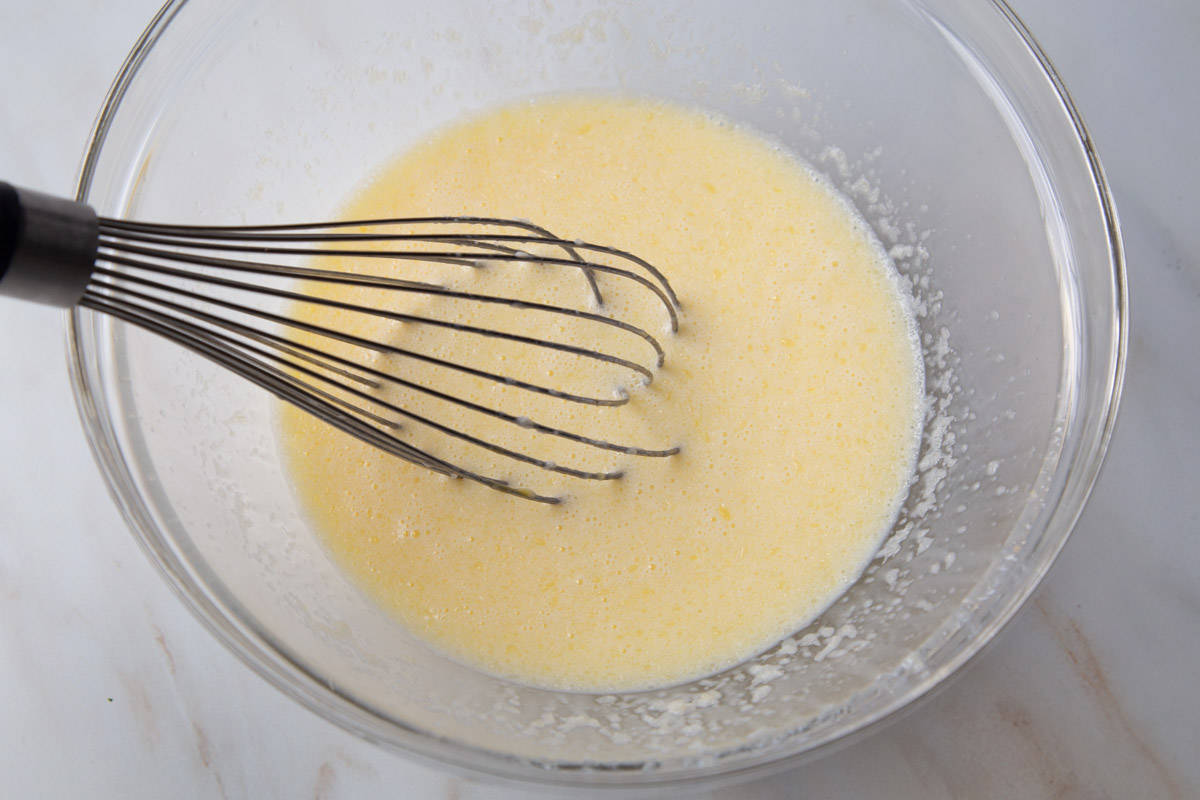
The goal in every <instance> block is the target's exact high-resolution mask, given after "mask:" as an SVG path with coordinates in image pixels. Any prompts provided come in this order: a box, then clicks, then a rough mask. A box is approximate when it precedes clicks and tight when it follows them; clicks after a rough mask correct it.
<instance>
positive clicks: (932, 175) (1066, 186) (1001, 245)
mask: <svg viewBox="0 0 1200 800" xmlns="http://www.w3.org/2000/svg"><path fill="white" fill-rule="evenodd" d="M575 91H602V92H617V93H624V94H634V95H649V96H654V97H659V98H664V99H668V100H673V101H677V102H681V103H685V104H690V105H698V106H702V107H705V108H709V109H712V110H713V111H716V112H718V113H721V114H723V115H725V116H728V117H731V118H733V119H735V120H737V121H740V122H743V123H745V124H747V125H751V126H753V127H755V128H757V129H758V130H760V131H762V132H765V133H766V134H768V135H769V136H772V137H774V138H776V139H778V140H779V141H780V142H781V143H783V144H784V145H785V146H787V147H788V148H790V149H792V150H794V151H795V152H797V153H798V154H800V155H801V156H803V157H804V158H806V159H808V160H809V161H810V162H812V163H813V164H814V165H815V166H816V167H817V168H818V169H820V170H821V171H823V172H824V173H826V174H827V175H828V176H829V177H830V178H831V179H832V180H833V181H834V183H835V184H837V185H838V186H840V187H841V188H842V190H843V191H844V192H845V193H846V194H847V195H848V196H849V197H850V198H851V200H853V202H854V203H855V204H856V205H857V206H858V208H859V210H860V211H861V212H862V213H863V214H864V216H865V217H866V218H867V219H868V220H869V221H870V222H871V224H872V225H873V226H874V227H875V229H876V232H877V233H878V234H879V236H880V239H881V240H882V241H883V242H884V243H885V244H886V245H887V246H888V247H890V248H891V252H892V256H893V258H894V260H895V261H896V263H897V265H898V267H899V268H900V270H901V271H902V272H903V273H904V274H905V275H906V276H907V277H908V279H909V281H910V282H911V286H912V292H913V296H914V303H915V307H916V309H917V313H918V320H919V323H920V326H921V335H922V343H923V345H924V349H925V360H926V369H927V388H928V401H929V413H928V415H927V419H926V426H925V433H924V441H923V444H922V455H921V464H920V474H919V476H918V478H917V481H916V483H915V484H914V485H913V487H912V491H911V493H910V496H909V499H908V502H907V503H906V505H905V508H904V511H903V513H902V515H901V518H900V520H899V521H898V522H897V525H896V528H895V530H894V531H893V533H892V535H891V537H890V538H889V539H888V540H887V542H886V543H885V545H884V546H883V548H882V550H881V551H880V554H879V555H878V556H877V557H876V559H875V560H874V561H873V562H872V564H871V566H870V567H869V568H868V570H867V572H866V574H865V575H864V576H863V578H862V579H861V580H860V581H859V582H858V583H857V584H856V585H855V586H854V587H853V588H852V589H851V590H850V591H849V592H848V593H847V594H846V595H845V596H844V597H843V598H842V599H841V600H840V601H839V602H837V603H836V604H835V605H834V606H833V607H832V608H830V609H829V610H828V611H827V612H826V613H825V614H824V615H823V616H822V618H821V619H819V620H818V621H816V622H814V623H813V624H812V625H810V626H809V627H808V628H806V629H805V630H803V631H799V632H797V633H796V635H795V636H793V637H791V638H789V639H787V640H785V641H784V642H783V643H782V644H780V645H779V646H777V647H775V648H773V649H771V650H770V651H768V652H766V653H764V654H762V655H760V656H759V657H758V658H756V659H754V660H752V661H751V662H749V663H748V664H745V665H743V666H740V667H738V668H736V669H732V670H729V671H728V672H726V673H724V674H721V675H718V676H715V677H712V678H708V679H705V680H701V681H697V682H695V683H693V684H690V685H687V686H682V687H677V688H673V689H668V690H662V691H657V692H646V693H636V694H629V695H608V696H597V695H589V694H565V693H555V692H548V691H542V690H535V689H530V688H526V687H522V686H519V685H515V684H512V683H508V682H505V681H501V680H497V679H495V678H492V677H490V676H487V675H483V674H481V673H479V672H476V671H474V670H472V669H470V668H467V667H464V666H461V665H459V664H457V663H455V662H452V661H449V660H447V659H445V658H444V657H442V656H440V655H439V654H437V653H435V652H433V651H431V650H430V649H428V648H427V647H425V646H424V645H423V644H421V643H420V642H419V641H416V640H414V639H413V638H412V637H411V636H410V635H409V634H408V633H407V632H406V631H405V630H404V629H403V628H402V627H400V626H399V625H398V624H396V623H395V622H393V621H392V620H391V619H390V618H389V617H388V616H386V615H385V614H383V613H382V612H381V611H380V610H379V609H377V608H376V607H375V606H374V605H372V604H371V603H370V602H369V601H368V600H367V599H366V598H365V597H364V596H363V595H362V594H361V593H360V592H359V591H358V590H357V589H356V588H355V587H354V586H353V585H351V584H350V583H348V581H347V580H346V578H345V577H344V576H343V575H342V574H341V572H340V571H339V570H338V569H337V568H336V567H335V565H334V564H333V563H332V562H331V560H330V558H329V557H328V555H327V554H326V553H325V551H324V550H323V548H322V546H321V545H320V543H319V542H318V540H317V538H316V537H315V535H314V533H313V532H312V531H311V530H310V529H309V526H308V524H307V523H306V521H305V519H304V518H303V516H302V515H301V514H300V512H299V508H298V505H297V502H296V498H295V497H294V496H293V494H292V492H291V489H290V487H289V484H288V480H287V475H286V474H285V472H284V471H283V469H282V468H281V464H280V459H279V454H278V452H277V450H276V445H275V432H274V419H273V411H272V403H271V401H270V400H269V399H268V397H267V396H266V395H265V394H264V393H262V392H260V391H259V390H257V389H255V388H254V387H252V386H251V385H249V384H247V383H244V382H242V381H241V380H239V379H238V378H236V377H234V376H232V375H230V374H227V373H225V372H223V371H222V370H221V369H219V368H218V367H215V366H213V365H210V364H209V363H207V362H204V361H202V360H201V359H199V358H196V357H194V356H192V355H190V354H189V353H186V352H184V351H182V350H180V349H177V348H176V347H175V346H173V345H170V344H169V343H166V342H164V341H161V340H159V339H156V338H154V337H153V336H151V335H149V334H145V333H143V332H142V331H139V330H135V329H130V328H128V327H127V326H125V325H123V324H121V323H116V322H112V321H109V320H107V319H105V318H103V317H101V316H98V315H94V314H91V313H89V312H84V311H77V312H76V313H75V314H74V317H73V348H74V356H75V360H74V370H75V377H76V385H77V389H78V392H79V396H80V405H81V409H82V410H83V413H84V417H85V423H86V424H87V426H88V428H89V434H90V436H91V438H92V442H93V446H94V448H95V449H96V452H97V456H98V458H99V460H100V462H101V464H102V466H103V468H104V469H105V471H106V474H107V476H108V478H109V480H110V482H111V483H112V485H113V487H114V492H115V494H116V495H117V496H118V500H119V502H120V504H121V505H122V508H123V510H124V512H125V513H126V515H127V517H128V518H129V520H130V521H131V523H132V525H133V527H134V529H135V531H136V532H137V534H138V536H139V538H140V539H141V540H142V542H143V544H145V545H146V547H147V548H148V550H149V551H150V553H151V556H152V558H153V559H154V560H155V561H156V562H158V563H159V564H160V566H162V567H163V569H164V571H165V572H166V574H167V576H168V578H169V579H170V580H171V582H172V583H173V584H174V585H175V586H176V588H177V589H179V591H180V593H181V595H182V596H183V597H184V599H185V600H186V601H187V602H189V603H190V604H191V605H192V606H193V607H194V608H195V609H196V610H197V611H198V613H199V614H200V616H201V618H202V619H204V620H205V621H206V622H207V623H208V624H209V625H210V627H211V628H213V629H214V631H215V632H216V633H217V634H218V636H220V637H221V638H222V639H223V640H225V641H226V642H227V643H228V644H229V645H230V646H231V647H232V648H233V649H234V650H235V651H237V652H238V653H239V654H241V655H242V656H243V657H244V658H245V659H246V660H247V661H248V662H249V663H250V664H251V665H252V666H254V667H255V668H256V669H258V670H259V671H260V672H262V673H263V674H264V675H265V676H266V677H268V679H269V680H271V681H272V682H274V683H276V684H277V685H279V686H280V687H281V688H283V689H284V690H285V691H287V692H289V693H290V694H292V695H293V696H295V697H297V698H298V699H300V700H301V701H303V702H305V703H306V704H308V705H309V706H311V707H313V708H315V709H317V710H318V711H320V712H321V713H323V714H324V715H326V716H327V717H329V718H330V719H332V720H334V721H335V722H338V723H339V724H342V725H344V726H346V727H348V728H350V729H352V730H355V731H357V732H359V733H361V734H363V735H365V736H367V737H369V738H371V739H374V740H376V741H379V742H382V743H385V744H387V745H390V746H393V747H397V748H401V749H404V750H407V751H410V752H417V753H421V754H425V755H430V756H434V757H437V758H439V759H441V760H443V761H445V762H449V763H452V764H456V765H460V766H464V767H470V768H474V769H481V770H485V771H490V772H492V773H498V774H502V775H508V776H516V777H525V778H532V779H540V780H547V781H557V782H579V781H587V782H601V783H603V782H623V783H628V782H655V781H661V780H670V779H683V778H694V777H705V776H711V775H714V774H717V773H725V774H732V773H735V772H740V771H744V770H746V769H749V768H751V767H755V766H758V765H762V764H766V763H768V762H775V761H778V760H780V759H781V758H783V757H785V756H793V755H797V754H800V753H805V752H815V751H816V750H817V749H818V748H819V747H820V746H822V745H825V744H828V743H830V742H832V741H833V740H835V739H838V738H840V737H842V736H845V735H846V734H849V733H851V732H854V731H857V730H860V729H862V728H864V727H866V726H868V725H870V724H871V723H873V722H876V721H878V720H880V719H881V718H883V717H884V716H886V715H888V714H889V713H891V712H892V711H894V710H896V709H897V708H899V707H901V706H903V705H904V704H906V703H908V702H910V701H911V700H912V699H914V698H916V697H917V696H919V695H920V694H922V693H923V692H925V691H927V690H928V689H929V688H930V687H932V686H933V685H935V684H936V683H937V682H938V681H940V680H941V679H943V678H944V677H945V676H946V675H948V674H949V673H950V672H951V671H952V670H953V669H954V668H956V667H957V666H958V665H960V664H961V663H962V662H963V661H964V660H965V659H966V658H968V657H969V656H970V655H971V654H972V653H974V652H975V651H976V650H978V648H979V647H981V646H982V645H983V644H984V643H985V642H986V641H987V640H988V639H989V638H990V637H991V636H992V635H993V634H994V633H995V631H996V630H997V629H998V627H999V625H1000V624H1002V623H1003V622H1004V621H1005V620H1006V619H1007V618H1008V617H1009V616H1010V615H1011V614H1012V613H1013V611H1014V610H1015V609H1016V607H1017V606H1018V605H1019V603H1020V602H1021V601H1022V600H1023V599H1024V597H1025V596H1026V595H1027V594H1028V592H1029V591H1030V590H1031V589H1032V587H1033V585H1034V584H1035V583H1036V581H1037V579H1038V578H1040V576H1041V574H1042V573H1043V572H1044V571H1045V569H1046V568H1047V566H1048V565H1049V562H1050V560H1051V559H1052V558H1053V556H1054V554H1055V553H1056V552H1057V550H1058V549H1059V547H1061V545H1062V542H1063V541H1064V539H1065V537H1066V535H1067V533H1068V532H1069V529H1070V526H1071V524H1072V523H1073V522H1074V519H1075V516H1076V515H1077V514H1078V511H1079V508H1080V506H1081V505H1082V502H1083V499H1084V497H1085V496H1086V492H1087V490H1088V488H1089V487H1090V485H1091V481H1092V479H1093V478H1094V475H1095V470H1096V469H1097V468H1098V465H1099V459H1100V457H1101V455H1102V452H1103V447H1104V443H1105V441H1106V436H1107V431H1108V428H1109V426H1110V424H1111V416H1112V413H1113V411H1114V405H1115V397H1116V392H1117V388H1118V386H1119V374H1120V351H1121V336H1122V329H1121V318H1120V311H1121V303H1122V300H1123V298H1122V297H1121V294H1120V292H1121V291H1122V288H1121V285H1120V272H1119V258H1120V254H1119V245H1118V243H1117V240H1116V239H1115V229H1114V228H1112V227H1111V219H1110V218H1109V217H1110V213H1111V212H1110V209H1109V208H1108V205H1107V197H1106V195H1105V192H1104V188H1103V183H1102V179H1101V178H1100V176H1099V174H1098V171H1097V167H1096V165H1095V164H1094V163H1093V161H1092V160H1091V156H1090V154H1089V153H1088V151H1087V150H1086V148H1084V147H1083V145H1082V143H1081V141H1080V131H1079V129H1078V128H1077V124H1076V121H1075V119H1074V118H1073V117H1072V114H1071V111H1070V108H1069V105H1068V104H1066V102H1065V100H1064V97H1063V96H1062V95H1061V94H1060V93H1059V91H1058V90H1057V88H1056V87H1055V86H1054V84H1053V82H1052V74H1050V73H1047V71H1046V69H1045V67H1044V65H1043V64H1042V63H1041V62H1040V61H1039V59H1038V57H1037V54H1036V52H1035V50H1033V49H1031V45H1030V43H1029V42H1027V41H1026V40H1025V39H1024V38H1023V33H1022V31H1021V29H1020V28H1019V27H1018V26H1016V25H1015V24H1014V22H1013V20H1012V19H1010V17H1009V15H1008V13H1007V12H1006V11H1005V10H1004V9H1003V8H1001V7H993V6H985V5H982V4H981V5H980V6H979V7H976V8H972V9H965V10H964V9H962V8H958V7H957V4H955V3H952V2H946V3H942V2H904V1H903V0H899V1H897V2H888V3H881V2H862V3H857V2H855V3H838V4H826V3H816V2H779V3H763V4H754V5H751V6H745V7H743V8H741V9H740V10H739V13H737V14H730V13H729V11H728V6H727V5H726V4H723V3H720V2H709V3H683V2H669V3H667V2H664V3H655V4H637V5H633V4H624V3H606V2H568V1H567V0H561V1H560V2H556V3H554V4H553V5H551V4H542V3H534V2H513V3H504V2H499V3H497V2H464V1H463V0H450V1H449V2H441V3H405V4H401V5H397V4H394V3H390V2H384V1H383V0H347V2H343V3H339V4H337V5H336V6H331V5H329V4H326V3H321V2H317V1H316V0H302V1H300V2H297V0H287V1H286V2H284V0H260V1H259V2H252V3H244V2H233V1H232V0H230V1H228V2H224V1H222V0H213V1H211V2H209V1H206V0H192V2H188V3H187V4H186V5H178V4H176V5H172V6H168V7H167V8H166V9H164V11H163V13H162V14H160V17H159V19H158V20H156V22H155V23H154V24H153V25H152V26H151V29H150V30H149V31H148V33H147V37H146V38H145V39H144V40H143V42H141V43H140V44H139V48H138V49H137V50H136V51H135V53H134V56H133V59H132V61H131V63H130V65H129V66H128V67H127V69H126V71H125V72H124V73H123V74H122V76H121V78H120V79H119V81H118V84H117V87H116V90H115V93H114V96H113V98H111V101H110V104H109V106H108V109H107V110H106V114H105V116H104V117H103V118H102V120H101V123H100V127H99V129H98V133H97V137H96V139H95V140H94V142H93V147H92V149H91V151H90V153H89V157H88V161H87V162H86V163H85V172H84V178H83V181H82V186H81V192H82V194H84V195H86V197H87V199H88V200H89V201H90V202H91V203H92V204H93V205H95V206H96V207H97V209H98V210H100V212H101V213H105V214H109V215H114V216H115V215H124V216H130V217H136V218H141V219H146V220H162V221H180V222H196V223H206V222H207V223H237V222H243V221H245V222H250V221H254V222H275V221H297V220H309V219H322V218H327V217H329V216H330V215H331V214H333V213H334V212H335V211H336V209H337V208H338V206H339V205H340V203H341V202H342V201H343V200H344V199H345V198H347V197H348V196H349V195H350V193H351V192H352V191H353V189H354V188H355V187H357V186H359V185H361V184H362V182H363V181H364V180H365V179H366V178H367V177H368V176H369V174H370V171H371V170H372V169H373V168H375V167H377V166H378V165H380V164H382V163H384V162H385V161H386V160H388V159H390V158H391V157H393V156H394V155H395V154H396V153H398V152H399V151H401V150H402V149H403V148H404V147H405V146H406V145H408V144H409V143H411V142H412V141H414V140H415V139H417V138H419V137H421V136H422V135H424V134H427V133H428V132H429V131H431V130H432V129H434V128H436V127H438V126H439V125H442V124H444V123H446V122H448V121H450V120H452V119H455V118H457V117H459V116H461V115H463V114H465V113H469V112H471V111H474V110H480V109H483V108H486V107H490V106H494V105H497V104H501V103H504V102H509V101H514V100H518V99H520V98H525V97H530V96H537V95H543V94H547V93H560V92H575Z"/></svg>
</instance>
